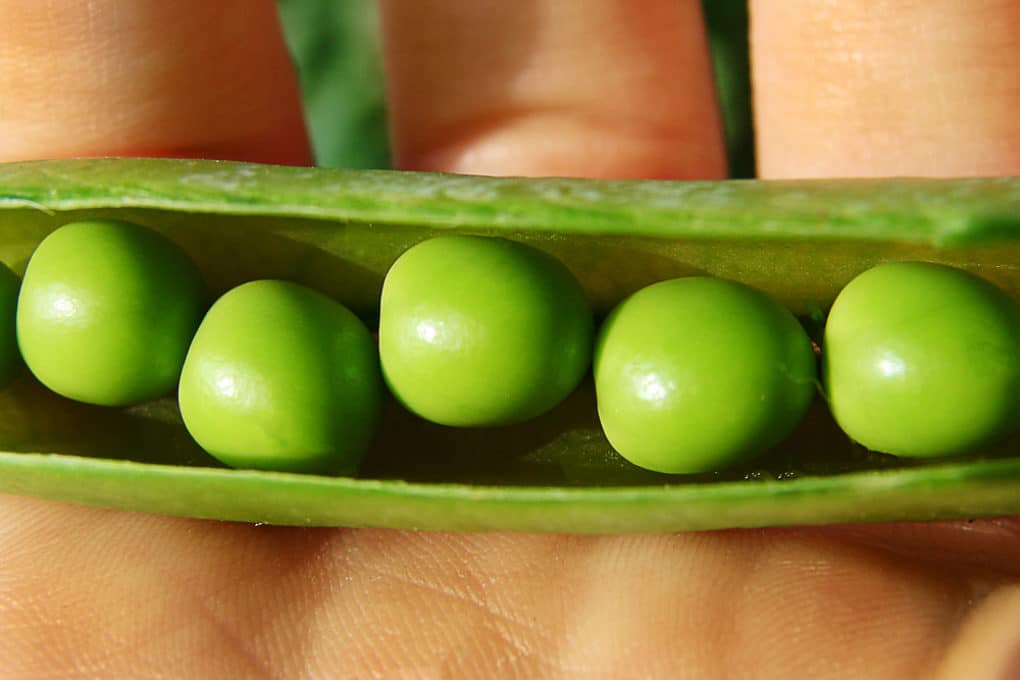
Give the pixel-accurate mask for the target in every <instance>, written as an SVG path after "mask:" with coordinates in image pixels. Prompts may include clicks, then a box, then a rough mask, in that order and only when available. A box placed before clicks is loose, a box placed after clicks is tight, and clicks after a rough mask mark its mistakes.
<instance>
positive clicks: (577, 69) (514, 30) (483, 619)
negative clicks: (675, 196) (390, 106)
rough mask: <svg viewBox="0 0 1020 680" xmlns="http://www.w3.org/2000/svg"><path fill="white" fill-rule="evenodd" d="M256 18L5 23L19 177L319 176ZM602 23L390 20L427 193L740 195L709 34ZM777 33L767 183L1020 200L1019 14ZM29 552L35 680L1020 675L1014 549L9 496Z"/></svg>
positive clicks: (684, 26) (802, 9)
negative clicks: (458, 525) (946, 185)
mask: <svg viewBox="0 0 1020 680" xmlns="http://www.w3.org/2000/svg"><path fill="white" fill-rule="evenodd" d="M238 4H240V2H239V3H238ZM243 4H244V11H241V12H238V11H236V10H237V7H236V6H231V5H230V3H208V2H204V1H203V2H200V1H199V0H181V1H180V2H175V3H164V2H156V0H137V1H136V2H135V3H132V7H133V10H132V12H130V13H125V12H124V9H123V7H124V4H123V3H122V2H120V0H96V1H94V2H90V3H72V4H70V5H69V4H68V3H64V2H60V3H58V2H57V1H56V0H51V1H50V2H45V1H43V2H32V3H25V2H20V1H19V0H0V91H3V92H4V93H5V96H6V97H7V99H6V100H5V102H6V105H5V107H4V108H3V109H2V111H0V123H2V124H0V154H3V157H4V159H5V160H13V159H15V158H42V157H47V156H52V155H61V154H64V155H67V154H69V153H70V151H69V150H68V146H67V144H68V140H75V143H76V147H75V149H74V152H76V153H82V154H103V153H108V152H121V153H134V154H140V155H141V154H147V153H154V149H155V148H157V147H158V149H159V150H163V151H171V152H176V153H181V154H184V153H188V154H191V155H209V156H213V157H247V158H251V157H257V158H259V159H260V160H264V161H279V160H281V159H283V160H286V159H293V158H295V157H300V156H301V155H302V154H304V155H305V157H307V147H306V146H305V142H304V140H303V138H302V131H301V126H300V124H299V123H297V118H296V116H293V115H291V112H293V111H294V110H295V109H296V107H297V104H296V99H295V98H294V97H293V92H294V91H295V84H294V81H293V78H292V77H291V76H288V75H287V74H286V68H285V67H284V66H283V54H284V50H283V47H282V45H280V42H279V33H278V31H277V29H276V27H275V26H271V25H270V24H271V22H268V21H267V20H266V18H265V16H266V13H267V12H269V9H268V6H269V3H268V2H265V3H263V2H249V1H248V0H244V2H243ZM497 4H498V7H500V8H502V10H501V12H502V13H496V14H492V11H494V9H495V7H496V5H497ZM595 4H596V5H597V9H598V11H595V10H593V9H592V8H591V7H590V3H555V4H554V3H551V2H541V1H540V2H532V3H503V2H499V3H497V2H495V0H493V2H491V3H479V2H477V1H476V0H436V1H435V2H414V3H409V2H403V1H402V0H393V1H392V2H383V3H382V10H383V21H382V29H383V37H384V53H385V56H386V61H387V72H388V77H389V82H390V88H391V92H392V93H393V95H394V97H393V99H394V102H395V109H396V110H394V112H393V114H394V123H393V126H394V132H395V139H396V142H397V143H396V146H397V149H396V155H397V158H398V160H399V163H400V164H401V166H402V167H405V168H409V169H410V168H428V169H447V170H452V171H464V170H471V171H474V172H487V173H491V174H510V173H518V174H536V173H542V172H549V173H557V174H573V175H585V174H599V175H602V176H619V177H624V176H629V177H634V176H650V177H653V176H654V177H702V178H718V177H720V176H721V175H722V174H723V167H722V161H721V159H722V157H723V156H722V149H721V142H720V135H719V134H718V131H719V129H720V127H719V121H718V118H717V114H716V113H715V111H714V108H713V106H711V105H708V104H707V103H706V102H711V101H712V97H711V91H710V88H709V83H710V76H709V73H708V69H707V61H708V60H707V57H706V55H705V53H704V49H703V46H704V44H705V40H704V35H703V32H702V31H701V29H700V28H699V26H698V24H697V22H696V21H695V20H696V19H697V16H698V9H697V5H696V4H695V3H692V2H676V1H675V0H646V1H645V2H643V3H642V11H641V12H634V11H633V3H632V2H631V1H630V0H596V3H595ZM580 5H584V6H586V7H589V9H588V11H580V10H577V11H576V12H574V13H571V12H570V11H569V10H567V9H564V8H565V7H570V6H580ZM510 7H516V8H518V9H517V11H512V10H510V9H508V8H510ZM751 10H752V31H753V33H752V51H753V55H752V56H753V64H754V77H755V90H754V93H755V110H756V116H757V120H756V125H757V133H758V144H759V163H760V166H761V171H762V174H763V175H764V176H767V177H778V176H794V175H797V176H830V175H835V176H845V175H875V176H882V175H896V174H915V175H973V174H981V173H985V174H995V173H1000V174H1018V173H1020V147H1018V146H1017V145H1016V144H1015V143H1014V142H1015V141H1016V140H1017V139H1020V118H1018V117H1017V116H1016V114H1015V112H1016V111H1017V110H1020V87H1017V74H1018V73H1020V49H1018V48H1020V36H1018V35H1017V33H1016V28H1015V27H1017V26H1020V6H1018V4H1017V3H1015V2H1008V1H1003V0H974V1H972V2H965V3H964V2H950V1H949V0H941V1H936V2H931V1H929V0H904V1H903V2H897V3H889V2H884V1H879V0H860V1H859V2H852V3H850V2H818V1H817V0H812V1H811V2H808V1H807V0H791V1H790V2H782V3H778V2H755V1H753V0H752V2H751ZM220 12H222V13H223V14H222V16H219V13H220ZM169 13H172V15H173V16H172V18H173V19H174V21H173V22H168V21H167V18H168V17H167V16H166V14H169ZM621 17H626V20H625V21H621V20H620V18H621ZM128 18H130V19H131V24H130V26H125V25H124V21H125V20H126V19H128ZM454 20H455V21H454ZM171 25H172V27H173V28H174V29H175V31H168V26H171ZM890 27H896V28H898V29H899V30H893V29H892V28H890ZM228 29H229V30H236V31H238V32H240V33H242V34H244V35H245V36H246V37H245V39H244V40H239V41H233V42H227V41H226V40H225V39H224V36H223V33H222V32H223V31H225V30H228ZM990 31H991V33H989V32H990ZM412 35H414V36H419V38H417V39H416V40H411V36H412ZM989 35H993V36H994V41H993V42H989V40H988V39H987V36H989ZM428 36H433V37H432V38H431V39H429V38H428ZM522 36H526V37H528V38H531V40H529V41H522ZM182 44H188V45H189V46H191V47H192V49H191V50H181V49H180V45H182ZM593 45H597V46H598V49H593V47H592V46H593ZM253 50H255V52H254V53H253V52H252V51H253ZM202 54H205V55H209V54H214V55H218V56H217V58H207V59H204V61H203V63H204V67H203V68H202V69H199V70H197V71H196V69H194V68H188V67H189V66H190V64H188V63H187V61H188V60H189V59H191V58H201V57H193V55H202ZM238 54H240V57H239V58H238V59H236V60H235V59H233V57H235V56H237V55H238ZM220 57H222V58H220ZM481 59H484V60H485V61H486V62H487V69H483V68H477V69H476V68H475V64H476V63H477V62H478V61H479V60H481ZM15 66H16V67H17V68H15ZM118 68H119V69H125V70H124V71H123V72H121V71H116V70H115V69H118ZM111 69H114V71H111ZM134 69H143V70H144V69H153V70H155V71H156V72H158V74H159V76H160V77H159V79H158V80H153V79H152V77H153V74H152V73H147V72H144V71H143V73H141V74H139V73H138V72H137V71H136V70H134ZM111 72H116V73H123V77H117V78H111V77H105V78H104V77H103V74H109V73H111ZM29 73H30V77H28V76H27V75H26V74H29ZM195 73H200V74H201V75H202V78H200V79H198V80H197V81H196V79H195ZM255 74H258V75H259V76H261V75H262V74H271V76H272V77H271V78H270V79H269V80H268V81H264V80H262V79H261V77H260V78H255V77H254V76H255ZM281 74H282V75H281ZM486 74H489V75H486ZM483 75H484V76H485V77H484V78H483ZM469 76H474V79H472V78H471V77H469ZM264 82H268V84H267V85H265V87H266V88H269V87H273V88H276V89H274V93H275V96H266V93H265V89H263V87H264V86H263V85H262V83H264ZM599 82H611V83H613V86H612V87H611V88H608V89H607V88H604V87H603V88H599V87H597V84H598V83H599ZM480 85H484V87H481V86H480ZM808 104H810V105H808ZM237 107H243V108H244V110H245V111H246V115H243V116H237V115H234V113H233V112H234V111H235V110H237ZM199 112H202V115H199ZM125 118H127V119H129V120H131V121H134V124H133V125H131V126H130V127H128V128H124V127H123V126H122V125H121V123H122V122H123V121H124V119H125ZM72 132H78V133H81V134H70V133H72ZM86 132H87V134H86ZM0 554H2V555H3V556H4V559H3V560H0V626H2V629H3V631H4V634H3V635H2V636H0V658H3V659H4V663H5V669H6V670H7V672H8V674H11V675H15V676H17V675H18V674H20V675H21V676H22V677H33V676H35V677H38V676H40V675H42V676H46V675H49V676H63V677H67V676H71V677H74V675H76V674H77V675H78V676H86V675H103V674H105V675H109V676H117V675H121V676H123V675H146V674H149V675H157V674H163V675H178V676H188V675H190V676H196V675H197V676H201V675H205V676H225V675H226V676H230V675H233V676H243V675H267V676H268V675H276V676H296V675H315V674H319V675H330V674H332V675H338V674H340V675H343V674H346V675H348V676H366V677H372V676H373V675H381V676H386V675H389V676H400V675H404V676H411V677H413V676H415V675H418V676H425V677H441V676H442V675H444V674H445V675H446V676H457V675H460V676H500V675H502V676H511V677H512V676H517V677H543V676H544V677H550V676H560V677H563V676H570V675H576V676H584V677H599V675H601V676H602V677H628V676H631V677H633V676H637V677H642V676H643V677H648V676H656V675H657V676H664V677H683V676H684V675H685V674H686V675H687V676H688V677H712V676H725V675H729V676H731V677H758V678H767V677H780V678H785V677H790V676H797V675H800V676H806V675H807V676H813V677H838V678H853V677H865V678H904V677H937V678H953V677H958V678H968V679H969V678H981V677H996V675H995V674H999V677H1010V676H1016V675H1017V671H1016V666H1017V663H1018V662H1017V651H1016V650H1017V647H1018V644H1020V643H1018V640H1020V630H1018V628H1017V625H1016V622H1017V620H1020V596H1018V590H1020V588H1018V585H1017V584H1018V583H1020V567H1018V566H1017V565H1020V521H1018V520H1016V519H997V520H980V521H975V522H973V523H968V522H957V523H937V524H905V525H888V526H877V527H871V526H850V527H827V528H817V529H782V530H753V531H724V532H709V533H700V534H679V535H657V536H606V537H582V536H521V535H501V534H484V535H472V534H468V535H451V534H437V533H407V532H396V531H372V530H293V529H275V528H271V527H251V526H238V525H230V524H221V523H215V522H197V521H187V520H177V519H170V518H163V517H151V516H144V515H133V514H124V513H118V512H113V511H103V510H87V509H82V508H76V507H68V506H64V505H60V504H55V503H48V502H45V501H40V500H34V499H25V498H16V497H4V498H0ZM125 602H145V603H147V606H145V607H125V606H124V603H125ZM989 631H992V632H994V634H989V633H988V632H989ZM1011 665H1012V667H1011ZM12 669H13V670H12ZM586 671H587V673H586Z"/></svg>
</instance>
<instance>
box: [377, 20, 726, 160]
mask: <svg viewBox="0 0 1020 680" xmlns="http://www.w3.org/2000/svg"><path fill="white" fill-rule="evenodd" d="M382 20H383V21H382V24H383V37H384V54H385V59H386V65H387V70H388V74H389V101H390V111H391V119H392V124H391V128H392V136H393V143H394V148H395V153H396V162H397V165H398V166H399V167H401V168H405V169H414V170H447V171H455V172H466V173H481V174H516V175H579V176H596V177H663V178H665V177H671V178H689V177H704V178H718V177H722V176H724V175H725V160H724V154H723V144H722V133H721V126H720V120H719V115H718V111H717V105H716V98H715V93H714V85H713V82H712V76H711V71H710V66H709V58H708V52H707V46H706V38H705V31H704V27H703V25H702V20H701V9H700V5H699V3H698V2H697V1H696V0H645V2H642V3H640V9H637V8H635V6H634V3H632V2H629V1H628V0H590V1H586V2H542V1H541V0H531V1H528V2H502V1H500V0H483V1H479V0H420V1H418V2H405V1H404V0H384V1H383V2H382Z"/></svg>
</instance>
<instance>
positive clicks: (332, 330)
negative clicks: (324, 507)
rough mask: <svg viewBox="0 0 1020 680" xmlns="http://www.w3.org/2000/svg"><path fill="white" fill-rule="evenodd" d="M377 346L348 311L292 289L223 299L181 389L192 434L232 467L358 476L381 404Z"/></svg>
mask: <svg viewBox="0 0 1020 680" xmlns="http://www.w3.org/2000/svg"><path fill="white" fill-rule="evenodd" d="M382 391H383V387H382V379H381V377H380V374H379V358H378V354H377V351H376V346H375V342H374V341H373V339H372V336H371V334H370V333H369V332H368V329H366V328H365V326H364V324H362V323H361V321H360V320H359V319H358V318H357V317H356V316H354V314H352V313H351V312H350V311H349V310H348V309H347V308H346V307H344V306H343V305H341V304H340V303H338V302H336V301H334V300H332V299H330V298H328V297H326V296H324V295H322V294H320V293H317V292H315V291H313V290H310V289H308V288H305V287H303V286H299V285H297V284H294V283H289V282H285V281H268V280H266V281H254V282H251V283H246V284H244V285H242V286H239V287H237V288H235V289H233V290H231V291H230V292H228V293H227V294H226V295H224V296H223V297H221V298H220V299H219V300H218V301H217V302H216V303H215V304H214V305H213V307H212V309H210V310H209V313H208V314H207V315H206V318H205V319H204V320H203V321H202V325H201V327H200V328H199V329H198V333H197V334H196V336H195V340H194V342H193V343H192V345H191V349H190V350H189V352H188V357H187V360H186V361H185V363H184V372H183V374H182V375H181V385H180V391H179V398H180V407H181V415H182V416H183V418H184V424H185V426H186V427H187V428H188V431H189V432H190V433H191V436H192V437H193V438H194V439H195V441H197V442H198V444H199V445H200V446H201V447H202V448H204V449H205V450H206V451H207V452H208V453H209V454H210V455H212V456H215V457H216V458H218V459H219V460H221V461H222V462H224V463H226V464H228V465H231V466H233V467H243V468H255V469H263V470H280V471H288V472H323V473H351V472H353V471H354V469H355V468H356V466H357V464H358V463H359V462H360V459H361V457H362V455H363V454H364V452H365V450H366V449H367V448H368V445H369V444H370V442H371V439H372V436H373V434H374V431H375V428H376V423H377V421H378V418H379V411H380V407H381V401H382Z"/></svg>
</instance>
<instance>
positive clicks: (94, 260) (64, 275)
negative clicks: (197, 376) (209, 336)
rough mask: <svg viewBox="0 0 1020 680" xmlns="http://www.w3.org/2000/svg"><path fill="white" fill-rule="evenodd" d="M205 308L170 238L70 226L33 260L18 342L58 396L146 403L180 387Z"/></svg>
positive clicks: (195, 279)
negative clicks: (177, 386) (190, 346)
mask: <svg viewBox="0 0 1020 680" xmlns="http://www.w3.org/2000/svg"><path fill="white" fill-rule="evenodd" d="M205 305H206V302H205V292H204V290H203V284H202V278H201V275H200V274H199V272H198V269H197V268H196V267H195V265H194V263H192V262H191V260H190V259H189V258H188V256H187V255H186V254H185V253H184V251H182V250H181V249H180V248H179V247H178V246H177V245H176V244H174V243H172V242H171V241H170V240H168V239H167V238H166V237H164V236H162V235H161V234H158V233H156V232H154V231H152V230H150V229H147V228H145V227H140V226H138V225H135V224H129V223H126V222H118V221H111V220H105V221H86V222H73V223H70V224H66V225H64V226H63V227H61V228H59V229H57V230H56V231H54V232H52V233H51V234H50V235H49V236H47V237H46V238H45V239H43V241H42V243H40V244H39V246H38V247H37V248H36V250H35V252H34V253H33V254H32V258H31V259H30V260H29V263H28V268H27V269H26V270H25V279H24V282H23V283H22V286H21V295H20V296H19V298H18V344H19V346H20V347H21V353H22V355H23V356H24V358H25V363H26V364H27V365H28V368H29V369H30V370H31V371H32V373H33V374H34V375H35V376H36V378H38V379H39V381H40V382H41V383H42V384H44V385H46V386H47V387H48V388H50V389H51V390H53V391H54V392H56V393H57V394H60V395H62V396H65V397H67V398H69V399H75V400H77V401H82V402H85V403H88V404H97V405H100V406H130V405H133V404H140V403H143V402H145V401H150V400H152V399H155V398H157V397H160V396H162V395H164V394H166V393H168V392H170V391H171V390H173V389H174V388H175V387H176V385H177V380H178V379H179V377H180V375H181V366H182V365H183V364H184V356H185V354H186V353H187V351H188V345H189V344H191V338H192V336H194V334H195V330H196V329H197V328H198V324H199V322H200V321H201V319H202V314H203V313H204V311H205Z"/></svg>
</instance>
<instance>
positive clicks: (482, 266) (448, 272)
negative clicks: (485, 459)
mask: <svg viewBox="0 0 1020 680" xmlns="http://www.w3.org/2000/svg"><path fill="white" fill-rule="evenodd" d="M593 326H594V322H593V321H592V314H591V310H590V309H589V308H588V303H587V301H586V300H585V296H584V291H583V290H581V285H580V284H579V283H578V282H577V280H576V279H575V278H574V277H573V275H572V274H571V273H570V271H569V270H567V268H566V267H565V266H563V264H562V263H561V262H559V261H557V260H555V259H553V258H552V257H550V256H548V255H546V254H545V253H542V252H541V251H538V250H535V249H533V248H530V247H528V246H523V245H521V244H518V243H514V242H511V241H507V240H505V239H497V238H484V237H478V236H447V237H439V238H434V239H430V240H428V241H425V242H423V243H420V244H418V245H417V246H415V247H413V248H411V249H409V250H408V251H407V252H405V253H404V254H403V255H402V256H401V257H400V258H398V259H397V261H396V262H395V263H394V264H393V267H392V268H391V269H390V271H389V272H388V273H387V275H386V281H385V283H384V284H383V291H382V304H381V308H380V319H379V355H380V358H381V360H382V368H383V374H384V375H385V377H386V381H387V383H388V384H389V386H390V389H391V391H392V392H393V394H394V395H395V396H396V397H397V398H398V399H399V400H400V401H401V402H403V404H404V405H405V406H406V407H407V408H408V409H410V410H411V411H413V412H414V413H417V414H418V415H420V416H422V417H423V418H426V419H428V420H431V421H433V422H436V423H441V424H443V425H451V426H456V427H483V426H492V425H507V424H511V423H518V422H522V421H525V420H529V419H531V418H534V417H535V416H538V415H541V414H542V413H545V412H546V411H548V410H549V409H551V408H552V407H553V406H555V405H556V404H558V403H559V402H561V401H563V399H565V398H566V397H567V395H569V394H570V393H571V392H573V391H574V389H575V388H576V387H577V385H578V383H580V382H581V378H583V377H584V375H585V373H587V372H588V367H589V366H590V364H591V346H592V342H593V339H592V338H593V335H594V327H593Z"/></svg>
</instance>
